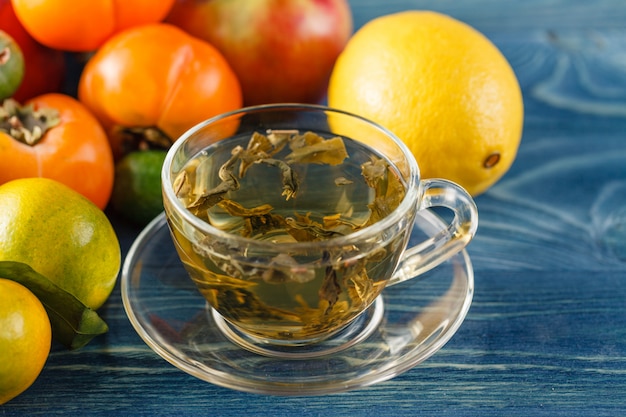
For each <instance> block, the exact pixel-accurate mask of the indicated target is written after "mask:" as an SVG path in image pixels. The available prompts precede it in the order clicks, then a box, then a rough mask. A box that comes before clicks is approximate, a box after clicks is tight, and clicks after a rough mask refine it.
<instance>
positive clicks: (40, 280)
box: [0, 261, 109, 349]
mask: <svg viewBox="0 0 626 417" xmlns="http://www.w3.org/2000/svg"><path fill="white" fill-rule="evenodd" d="M0 277H2V278H7V279H10V280H12V281H15V282H18V283H20V284H22V285H23V286H25V287H26V288H28V289H29V290H30V291H31V292H32V293H33V294H35V296H36V297H37V298H39V300H40V301H41V303H42V304H43V306H44V307H45V308H46V311H47V313H48V317H49V319H50V324H51V326H52V337H53V338H54V339H55V340H56V341H58V342H60V343H62V344H63V345H65V346H66V347H67V348H68V349H78V348H81V347H83V346H85V345H86V344H87V343H89V342H90V341H91V339H93V338H94V337H95V336H98V335H100V334H103V333H106V332H107V331H108V330H109V327H108V326H107V324H106V323H105V322H104V320H102V319H101V318H100V316H99V315H98V313H96V312H95V311H94V310H92V309H90V308H89V307H87V306H85V305H84V304H83V303H82V302H81V301H80V300H79V299H78V298H76V297H75V296H74V295H72V294H70V293H69V292H67V291H65V290H64V289H62V288H61V287H59V286H58V285H56V284H55V283H54V282H52V281H50V280H49V279H48V278H46V277H45V276H43V275H41V274H40V273H38V272H37V271H35V270H34V269H33V268H31V267H30V266H28V265H27V264H25V263H22V262H13V261H0Z"/></svg>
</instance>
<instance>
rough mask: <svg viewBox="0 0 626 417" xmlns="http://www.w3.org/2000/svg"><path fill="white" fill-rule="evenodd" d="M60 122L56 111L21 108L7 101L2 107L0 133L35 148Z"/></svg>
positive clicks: (0, 108)
mask: <svg viewBox="0 0 626 417" xmlns="http://www.w3.org/2000/svg"><path fill="white" fill-rule="evenodd" d="M60 121H61V119H60V118H59V112H58V111H57V110H56V109H51V108H44V109H35V107H34V106H33V105H32V104H29V105H27V106H20V104H19V103H18V102H17V101H15V100H13V99H6V100H5V101H4V103H2V106H0V131H2V132H4V133H7V134H9V135H10V136H11V137H13V139H15V140H17V141H20V142H22V143H25V144H26V145H30V146H35V145H36V144H37V143H38V142H39V141H40V140H41V139H43V137H44V135H45V134H46V132H47V131H48V130H50V129H51V128H53V127H54V126H56V125H58V124H59V122H60Z"/></svg>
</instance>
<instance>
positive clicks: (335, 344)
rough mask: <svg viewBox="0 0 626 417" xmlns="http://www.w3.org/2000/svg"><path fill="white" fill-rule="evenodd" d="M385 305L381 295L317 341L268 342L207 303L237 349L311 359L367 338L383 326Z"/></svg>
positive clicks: (270, 355) (273, 356)
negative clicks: (344, 324) (227, 318)
mask: <svg viewBox="0 0 626 417" xmlns="http://www.w3.org/2000/svg"><path fill="white" fill-rule="evenodd" d="M384 310H385V308H384V302H383V298H382V296H378V298H376V300H375V301H374V303H372V305H371V306H369V307H368V308H367V309H366V310H365V311H363V312H362V313H361V314H360V315H359V316H358V317H356V318H355V319H354V320H352V321H351V322H350V323H348V324H347V325H346V326H344V327H343V328H341V329H339V330H337V331H336V332H334V333H333V334H331V335H329V336H325V337H323V338H318V339H314V340H294V341H285V340H268V339H262V338H259V337H256V336H253V335H250V334H248V333H246V332H245V331H243V330H241V329H240V328H238V327H237V326H235V325H234V324H232V323H230V322H229V321H227V320H226V319H224V318H223V317H222V316H221V315H220V314H219V313H218V312H217V311H216V310H214V309H213V308H212V307H211V306H210V305H209V304H207V314H209V315H210V316H211V317H212V319H213V320H214V322H215V324H216V326H217V328H218V329H219V330H220V331H221V332H222V334H223V335H224V336H225V337H226V338H227V339H228V340H230V341H231V342H232V343H234V344H236V345H237V346H239V347H241V348H243V349H246V350H248V351H249V352H252V353H255V354H258V355H263V356H266V357H270V358H282V359H311V358H317V357H321V356H326V355H331V354H334V353H337V352H341V351H343V350H345V349H348V348H350V347H352V346H354V345H356V344H358V343H361V342H362V341H363V340H365V339H367V338H368V337H369V336H370V335H371V334H372V333H374V331H375V330H376V329H377V328H378V326H379V325H380V323H381V321H382V319H383V316H384Z"/></svg>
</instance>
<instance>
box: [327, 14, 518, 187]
mask: <svg viewBox="0 0 626 417" xmlns="http://www.w3.org/2000/svg"><path fill="white" fill-rule="evenodd" d="M328 104H329V106H331V107H335V108H339V109H343V110H346V111H350V112H352V113H356V114H358V115H361V116H363V117H365V118H368V119H370V120H373V121H374V122H377V123H379V124H381V125H382V126H384V127H386V128H387V129H389V130H391V131H392V132H394V133H395V134H396V135H397V136H398V137H400V138H401V139H402V140H403V141H404V142H405V143H406V145H407V146H408V147H409V149H410V150H411V152H412V153H413V155H414V156H415V158H416V159H417V162H418V164H419V167H420V171H421V175H422V178H433V177H439V178H446V179H449V180H452V181H455V182H457V183H459V184H460V185H462V186H463V187H464V188H466V189H467V190H468V191H469V192H470V193H471V194H473V195H477V194H480V193H482V192H484V191H485V190H487V189H488V188H489V187H490V186H491V185H493V184H494V183H495V182H497V181H498V180H499V179H500V178H501V177H502V176H503V175H504V174H505V173H506V172H507V171H508V170H509V168H510V167H511V165H512V163H513V161H514V159H515V157H516V154H517V149H518V147H519V143H520V139H521V135H522V125H523V114H524V110H523V102H522V93H521V90H520V86H519V83H518V80H517V78H516V76H515V74H514V72H513V70H512V68H511V66H510V65H509V63H508V61H507V60H506V58H505V57H504V56H503V55H502V53H501V52H500V51H499V50H498V48H497V47H496V46H495V45H494V44H493V43H492V42H491V41H490V40H489V39H487V38H486V37H485V36H484V35H482V34H481V33H480V32H478V31H477V30H475V29H474V28H472V27H470V26H468V25H467V24H465V23H463V22H460V21H458V20H456V19H453V18H451V17H449V16H446V15H443V14H440V13H436V12H430V11H406V12H400V13H395V14H390V15H386V16H382V17H379V18H377V19H374V20H372V21H370V22H369V23H367V24H366V25H364V26H363V27H362V28H361V29H359V30H358V31H357V32H356V33H355V34H354V36H353V37H352V38H351V39H350V41H349V42H348V44H347V45H346V48H345V49H344V51H343V52H342V54H341V55H340V56H339V58H338V60H337V62H336V63H335V67H334V68H333V72H332V75H331V79H330V84H329V88H328Z"/></svg>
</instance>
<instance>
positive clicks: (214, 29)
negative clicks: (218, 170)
mask: <svg viewBox="0 0 626 417" xmlns="http://www.w3.org/2000/svg"><path fill="white" fill-rule="evenodd" d="M352 24H353V22H352V15H351V10H350V7H349V5H348V0H325V1H312V0H287V1H285V0H258V1H250V0H209V1H207V0H124V1H119V0H110V1H103V2H76V1H72V0H0V161H1V162H0V404H1V403H3V402H5V401H8V400H10V399H11V398H13V397H14V396H16V395H18V394H19V393H20V392H22V391H24V390H25V389H26V388H28V386H29V385H30V384H31V383H32V382H33V381H34V380H35V378H36V377H37V375H38V374H39V372H40V371H41V369H42V367H43V366H44V363H45V358H46V357H47V352H48V351H49V349H50V343H46V341H47V342H49V341H50V337H53V338H55V339H57V340H58V341H59V342H61V343H63V344H64V345H66V346H67V347H69V348H78V347H81V346H83V345H84V344H86V343H88V342H89V340H91V338H93V337H94V336H96V335H98V334H101V333H103V332H105V331H106V330H107V328H106V323H104V322H103V321H102V320H101V319H100V317H98V315H97V313H96V310H97V309H98V308H99V307H100V306H101V305H102V304H103V303H104V302H105V301H106V300H107V298H108V297H109V295H110V293H111V291H112V289H113V286H114V285H115V281H116V279H117V274H118V272H119V266H120V249H119V242H118V241H117V237H116V235H115V232H114V231H113V229H112V227H111V224H110V223H109V221H108V218H107V216H106V215H105V212H104V211H103V210H105V209H107V210H112V211H114V212H117V213H119V214H121V215H122V216H123V217H126V218H127V219H128V220H130V221H132V222H134V223H136V224H138V225H145V224H146V223H147V222H148V221H150V220H151V219H152V218H154V217H155V216H156V215H157V214H159V213H160V212H161V211H162V208H163V207H162V200H161V192H160V168H161V165H162V163H163V159H164V157H165V154H166V152H167V150H168V149H169V147H170V145H171V144H172V143H173V142H174V141H175V140H176V139H177V138H178V137H179V136H180V135H181V134H182V133H183V132H185V131H186V130H188V129H189V128H191V127H192V126H194V125H195V124H197V123H199V122H201V121H203V120H206V119H208V118H210V117H212V116H215V115H217V114H220V113H224V112H228V111H231V110H235V109H237V108H240V107H242V106H248V105H258V104H265V103H278V102H300V103H322V102H324V100H325V99H327V102H328V104H329V106H331V107H336V108H340V109H344V110H347V111H350V112H353V113H357V114H359V115H362V116H365V117H367V118H370V119H372V120H374V121H376V122H378V123H380V124H381V125H383V126H384V127H386V128H387V129H389V130H391V131H393V132H394V133H395V134H396V135H398V136H399V137H400V138H401V139H402V140H403V141H404V142H405V143H406V144H407V146H408V147H409V149H411V151H412V152H413V154H414V155H415V157H416V159H417V161H418V163H419V165H420V168H421V171H422V176H423V177H424V178H426V177H443V178H448V179H451V180H453V181H456V182H458V183H459V184H461V185H462V186H464V187H466V188H467V189H468V191H470V192H471V193H472V194H474V195H477V194H480V193H482V192H484V191H486V190H487V189H488V188H489V187H490V186H492V185H493V184H494V183H495V182H497V181H498V180H499V179H500V178H501V177H502V176H503V175H504V174H505V173H506V171H507V170H508V169H509V167H510V166H511V164H512V163H513V161H514V159H515V155H516V152H517V147H518V145H519V141H520V138H521V132H522V124H523V106H522V97H521V92H520V88H519V85H518V83H517V79H516V77H515V74H514V73H513V71H512V69H511V67H510V66H509V64H508V62H507V61H506V59H505V58H504V57H503V56H502V54H501V53H500V51H498V49H497V48H496V47H495V46H494V45H493V44H492V43H491V42H490V41H489V40H488V39H487V38H485V37H484V36H483V35H482V34H480V33H478V32H477V31H476V30H474V29H473V28H471V27H469V26H467V25H465V24H464V23H462V22H460V21H458V20H455V19H453V18H450V17H448V16H444V15H441V14H438V13H434V12H426V11H408V12H401V13H397V14H392V15H388V16H382V17H380V18H378V19H374V20H373V21H371V22H368V23H367V24H366V25H364V26H363V27H362V28H360V29H359V30H358V31H357V32H356V33H353V26H352ZM77 34H80V35H77ZM373 145H374V146H375V144H373ZM7 279H8V280H7ZM16 286H17V287H16ZM20 286H21V287H20ZM18 288H19V289H18ZM22 288H24V289H22ZM37 302H40V303H41V304H42V305H43V310H42V308H40V307H35V305H36V304H37ZM12 313H15V314H13V315H12ZM44 313H45V314H44ZM18 316H19V317H23V320H24V321H28V322H29V323H31V324H32V327H30V328H24V329H23V331H22V332H21V333H19V332H18V333H19V334H17V333H15V332H13V333H11V332H8V331H6V330H5V329H9V328H10V327H11V326H13V325H14V323H12V322H11V320H15V317H18ZM46 316H47V317H46ZM48 326H49V327H51V329H52V332H51V333H50V331H49V330H50V329H47V327H48ZM50 334H51V336H50ZM35 339H37V340H39V341H41V343H39V344H33V343H31V342H32V341H33V340H35ZM22 345H29V349H30V350H28V349H25V350H20V349H22V348H21V347H20V346H22ZM20 352H23V353H20ZM31 357H32V358H34V357H37V358H39V359H38V360H36V361H35V360H33V361H30V359H29V358H31ZM41 358H43V359H41ZM26 362H28V366H24V367H23V370H20V371H16V370H15V367H14V366H16V365H15V364H20V363H26ZM9 363H10V364H11V365H7V364H9ZM16 372H17V373H20V372H23V373H24V377H23V378H16V377H15V375H16Z"/></svg>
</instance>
